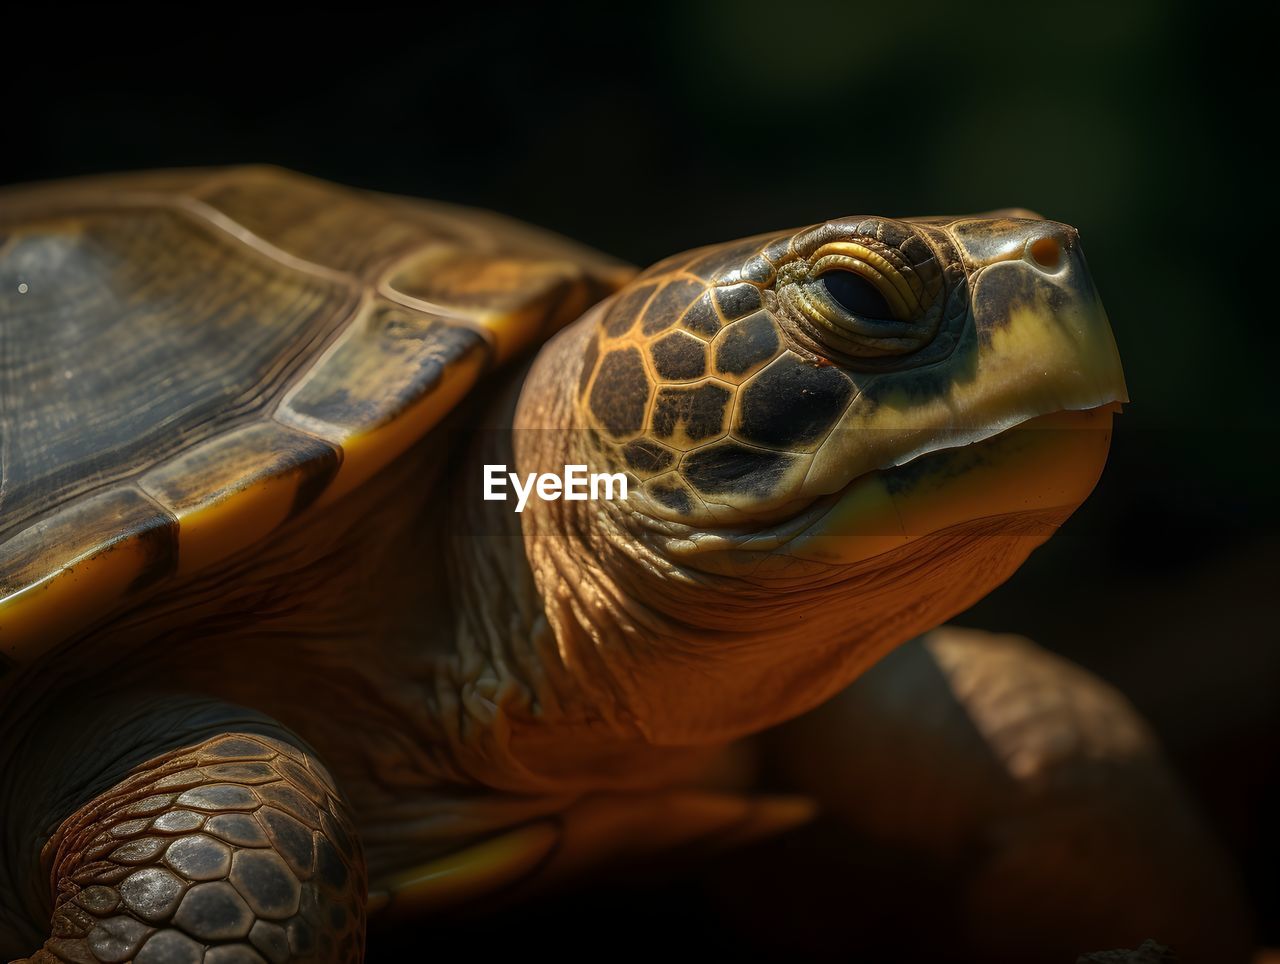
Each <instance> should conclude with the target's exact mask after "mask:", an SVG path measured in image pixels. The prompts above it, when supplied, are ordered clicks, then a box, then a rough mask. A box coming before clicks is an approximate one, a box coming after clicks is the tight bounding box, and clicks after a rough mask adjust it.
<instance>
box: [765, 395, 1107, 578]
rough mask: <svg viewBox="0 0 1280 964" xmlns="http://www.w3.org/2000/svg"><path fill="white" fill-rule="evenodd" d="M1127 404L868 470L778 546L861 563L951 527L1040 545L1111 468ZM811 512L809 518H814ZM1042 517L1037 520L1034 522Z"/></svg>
mask: <svg viewBox="0 0 1280 964" xmlns="http://www.w3.org/2000/svg"><path fill="white" fill-rule="evenodd" d="M1119 410H1120V403H1118V402H1111V403H1108V404H1106V405H1101V406H1099V407H1096V408H1091V409H1086V410H1083V411H1059V412H1054V413H1052V414H1049V415H1041V416H1037V417H1035V418H1031V419H1028V420H1027V421H1025V422H1021V423H1019V424H1017V425H1015V426H1013V427H1012V428H1009V429H1006V430H1005V431H1003V432H1001V433H999V434H997V435H993V436H991V437H990V438H987V439H984V440H982V441H979V442H974V443H971V444H968V445H964V446H960V447H957V448H949V449H941V450H938V451H935V452H931V453H929V454H928V455H924V456H921V457H919V458H916V459H913V460H911V461H909V462H906V463H903V464H902V465H897V466H893V467H891V468H887V469H878V470H876V471H873V472H868V473H865V474H863V475H861V476H858V477H857V478H855V479H853V480H852V481H850V482H849V483H848V484H847V485H846V486H845V487H844V488H843V489H841V490H840V491H838V492H836V493H833V494H832V495H831V496H828V497H826V498H825V499H823V500H821V501H820V502H819V503H817V504H815V505H814V506H813V509H814V510H816V514H815V515H811V516H809V518H810V520H811V521H809V522H808V524H806V525H804V526H803V528H802V529H800V530H799V531H796V530H792V531H793V532H794V535H791V536H789V537H784V539H782V540H781V541H780V543H779V545H778V546H777V547H776V549H775V550H774V551H775V552H776V553H778V554H780V555H784V556H787V557H790V558H793V559H805V560H810V561H813V562H821V563H826V564H830V565H853V564H856V563H860V562H863V561H865V560H867V559H870V558H872V557H874V556H877V555H879V554H881V553H883V552H887V551H890V550H893V549H896V548H898V547H900V546H903V545H906V544H908V543H911V542H914V541H916V540H919V539H922V538H925V537H927V536H931V535H934V534H936V533H938V532H941V531H943V530H946V529H950V528H953V527H956V526H962V525H965V524H968V523H975V522H982V523H983V531H984V533H985V535H986V536H989V537H1000V536H1009V537H1016V538H1018V539H1025V538H1027V537H1028V536H1029V535H1034V534H1035V533H1034V532H1030V531H1029V524H1030V529H1031V530H1035V529H1037V528H1038V529H1041V530H1043V531H1042V532H1040V533H1039V538H1038V541H1039V542H1042V541H1044V540H1045V539H1047V538H1048V537H1049V536H1050V535H1052V533H1053V531H1054V530H1055V529H1056V528H1057V526H1058V525H1060V524H1061V523H1062V522H1063V521H1065V520H1066V518H1067V517H1068V516H1070V515H1071V513H1072V512H1074V511H1075V510H1076V508H1077V507H1078V506H1079V505H1080V504H1081V503H1082V502H1084V500H1085V499H1086V498H1088V496H1089V494H1090V493H1091V492H1092V491H1093V488H1094V486H1095V485H1096V484H1097V482H1098V479H1099V477H1100V476H1101V474H1102V469H1103V467H1104V466H1105V465H1106V460H1107V453H1108V451H1109V449H1110V447H1111V434H1112V426H1111V420H1112V417H1113V415H1114V414H1115V413H1116V412H1118V411H1119ZM806 515H809V513H806ZM1035 520H1039V521H1038V522H1036V521H1035Z"/></svg>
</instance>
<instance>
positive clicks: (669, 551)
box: [464, 325, 1043, 768]
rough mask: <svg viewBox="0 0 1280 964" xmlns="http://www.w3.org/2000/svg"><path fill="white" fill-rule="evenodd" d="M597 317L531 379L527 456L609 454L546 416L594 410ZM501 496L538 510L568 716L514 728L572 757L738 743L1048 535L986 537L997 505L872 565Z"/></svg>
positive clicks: (872, 658)
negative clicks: (582, 381) (586, 362)
mask: <svg viewBox="0 0 1280 964" xmlns="http://www.w3.org/2000/svg"><path fill="white" fill-rule="evenodd" d="M585 331H586V328H585V326H583V325H580V326H578V329H577V330H573V329H571V330H569V331H567V332H565V333H564V334H563V335H561V336H560V338H559V339H557V341H555V342H554V343H552V344H551V345H550V346H548V347H547V348H546V349H544V351H543V353H542V355H541V356H539V359H538V360H537V362H536V363H535V365H534V367H533V369H532V371H531V373H530V375H529V377H528V379H527V381H526V383H525V386H524V390H523V393H522V396H521V402H520V405H519V407H518V409H517V411H516V413H515V416H514V429H515V430H514V432H513V433H512V434H513V445H514V456H515V462H516V466H517V468H518V470H519V471H520V472H521V473H522V474H523V473H526V472H530V471H536V470H546V469H548V468H550V467H556V468H559V467H561V466H563V465H564V464H566V463H569V464H572V463H581V464H586V465H588V467H589V470H594V469H593V467H592V466H591V461H592V459H591V456H590V454H589V452H588V445H587V432H586V431H585V430H579V429H577V428H575V429H573V430H569V431H564V430H547V429H545V428H544V427H545V426H578V425H580V422H579V420H578V417H577V415H576V411H577V409H576V405H575V399H574V397H573V394H574V393H573V388H574V386H576V385H577V383H578V365H579V364H580V363H579V361H578V359H580V358H581V357H582V354H583V353H582V351H581V350H580V346H579V345H578V340H579V339H580V338H581V336H582V334H583V333H584V332H585ZM488 504H489V505H497V506H499V507H502V509H501V510H500V511H505V513H506V516H507V518H508V522H507V524H508V525H511V526H515V525H519V526H521V528H522V532H523V537H524V555H525V557H526V558H527V560H528V566H529V569H530V571H531V574H532V580H533V583H534V585H535V586H536V590H537V592H536V597H535V598H533V599H531V600H530V601H529V605H530V606H537V605H538V604H539V600H540V601H541V605H542V606H543V615H541V616H539V617H538V618H537V619H536V620H535V623H536V625H537V627H538V628H537V631H536V633H535V640H536V642H535V644H534V649H535V650H536V652H537V654H538V658H537V659H535V660H534V661H533V662H534V663H535V665H538V666H540V667H541V671H542V672H543V673H545V674H546V675H545V681H546V684H547V685H546V690H545V691H546V692H548V693H550V694H551V696H550V699H548V700H547V701H546V705H544V706H542V707H541V708H540V709H541V712H540V715H539V720H540V722H541V723H543V724H551V725H541V726H537V727H534V726H529V727H527V728H520V729H521V731H520V732H519V734H518V738H513V746H517V747H518V752H519V753H520V754H521V755H522V757H523V758H524V759H525V760H526V761H527V762H528V765H530V766H533V767H535V768H542V767H545V766H547V765H548V761H549V760H553V759H560V760H562V761H563V762H564V764H565V765H566V766H568V765H570V762H569V760H568V759H565V753H566V747H573V746H586V745H590V744H591V743H592V742H593V740H596V739H601V740H604V741H605V742H606V743H608V744H609V745H611V746H613V747H614V748H615V749H616V750H617V751H618V752H619V753H621V754H622V759H626V758H627V756H628V755H629V754H630V753H633V752H635V751H636V749H637V748H641V747H646V748H657V747H667V748H676V747H682V748H692V747H699V746H704V747H705V746H710V745H714V744H718V743H724V742H726V741H730V740H733V739H736V738H738V737H741V736H744V735H746V734H750V733H753V732H756V731H759V730H762V729H765V728H767V727H769V726H771V725H773V724H775V723H778V722H780V721H782V720H786V719H789V718H791V717H794V716H796V715H799V714H801V713H803V712H805V711H806V710H808V709H810V708H812V707H814V706H816V705H818V704H819V703H821V702H823V701H824V700H826V699H827V698H828V697H830V696H832V695H833V694H834V693H836V692H837V691H839V690H840V689H842V688H843V687H845V686H846V685H848V684H849V683H850V682H851V681H852V680H853V679H854V678H855V677H857V676H858V675H859V674H860V673H862V672H863V671H865V670H866V669H868V668H869V667H870V666H871V665H873V664H874V663H875V662H876V661H877V660H879V659H880V658H881V657H882V656H884V655H885V654H886V653H887V652H888V651H889V650H890V649H892V648H893V647H894V646H896V645H897V644H899V643H901V642H903V641H905V640H906V639H909V638H911V637H912V636H914V635H916V634H918V633H920V632H923V631H925V630H927V629H930V628H932V627H933V626H935V625H937V624H938V623H940V622H942V621H943V620H945V619H946V618H947V617H949V616H950V615H953V614H954V613H955V612H958V611H960V610H961V609H963V608H965V607H966V606H968V605H969V604H971V603H972V602H974V601H976V600H977V599H978V598H980V597H981V596H982V595H984V594H985V593H986V592H987V591H989V590H990V588H991V587H992V585H994V584H995V583H994V582H993V573H997V574H998V573H1001V572H1003V576H999V578H1000V579H1002V578H1004V576H1007V575H1008V574H1010V573H1012V571H1013V570H1014V569H1016V568H1017V566H1018V565H1019V564H1020V563H1021V562H1022V561H1023V559H1024V558H1025V557H1026V554H1027V553H1028V552H1029V551H1030V548H1031V543H1029V542H1028V540H1027V539H1025V538H1016V537H1015V538H1010V537H1009V527H1008V525H1007V523H1006V524H1003V525H1002V526H1000V527H997V528H998V530H999V532H998V534H994V535H992V537H991V538H984V537H982V532H981V530H982V526H983V525H984V524H985V525H988V526H990V525H991V523H990V522H989V521H988V522H986V523H982V522H979V523H974V524H971V525H968V526H965V527H962V528H960V527H958V528H956V529H952V530H946V531H944V532H941V533H938V534H936V535H934V536H930V537H927V538H926V539H922V540H920V541H918V542H916V543H914V544H913V545H912V546H911V548H910V549H903V550H894V551H891V552H888V553H883V554H880V555H878V556H876V557H875V558H874V559H871V560H868V561H867V562H866V563H863V564H860V565H856V566H842V567H835V566H830V565H825V564H821V563H815V562H807V561H802V560H798V559H792V558H785V557H784V558H782V559H781V560H779V559H778V558H772V557H770V556H771V554H770V553H768V552H767V551H766V550H762V549H760V550H756V549H749V548H746V547H745V545H744V548H743V549H742V550H741V551H740V552H739V553H738V556H739V559H738V562H737V563H736V564H735V565H734V566H733V567H731V568H732V569H733V570H734V571H732V572H723V571H722V572H710V571H706V570H704V569H701V568H698V567H697V566H696V565H695V563H696V556H694V557H688V556H682V554H681V553H679V552H677V551H673V550H674V547H675V546H676V544H678V543H681V542H682V541H687V539H688V537H689V536H690V535H693V536H694V537H695V538H696V536H697V534H696V533H689V532H674V531H673V530H672V527H671V526H664V525H662V524H661V523H658V522H657V521H656V520H653V519H649V518H646V517H644V516H643V515H642V514H641V513H640V511H639V509H637V508H636V507H635V506H634V505H632V503H631V502H628V501H621V500H620V501H606V500H600V501H565V500H555V501H541V500H538V499H536V498H531V499H530V500H529V503H528V505H527V507H526V508H525V510H524V512H523V513H522V514H520V515H518V516H517V515H515V514H514V513H512V512H511V510H510V507H509V505H508V504H504V503H488ZM516 520H518V522H517V521H516ZM766 531H767V530H766ZM1042 538H1043V534H1042V533H1041V534H1040V535H1038V536H1036V537H1035V538H1034V542H1035V543H1038V542H1039V541H1041V540H1042ZM750 541H751V540H746V539H744V543H749V542H750ZM682 560H683V561H682ZM766 564H767V565H766ZM722 568H723V567H722ZM996 581H998V579H997V580H996ZM904 587H905V588H904ZM474 608H479V607H474ZM464 609H466V610H467V611H471V610H472V609H473V607H470V606H468V607H464ZM535 689H536V688H535ZM552 704H554V711H553V710H552V709H551V706H552ZM529 722H532V718H531V719H530V721H529ZM566 730H573V731H575V732H573V733H567V732H566ZM601 745H603V744H601Z"/></svg>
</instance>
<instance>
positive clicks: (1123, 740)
mask: <svg viewBox="0 0 1280 964" xmlns="http://www.w3.org/2000/svg"><path fill="white" fill-rule="evenodd" d="M763 747H764V750H765V753H766V756H767V759H768V761H769V765H770V767H771V768H772V770H773V772H774V775H775V777H778V778H781V779H782V780H783V781H784V782H785V783H786V784H787V785H788V787H789V788H792V789H802V790H804V791H807V792H809V793H811V794H812V795H813V796H815V797H816V798H817V799H818V801H819V803H820V804H822V806H823V808H824V810H825V811H826V813H827V814H828V819H827V820H826V827H825V831H824V833H825V836H824V837H823V838H822V841H821V842H819V841H814V845H815V846H819V845H820V852H821V853H822V855H823V860H824V861H825V862H827V863H828V865H829V862H830V860H831V859H833V858H834V855H835V854H839V853H843V854H846V855H847V858H846V859H847V860H848V866H847V867H846V868H845V869H846V871H847V873H846V874H845V875H844V876H845V879H846V880H847V881H850V882H851V883H850V886H849V889H848V892H847V893H846V894H845V899H847V900H848V901H849V902H850V907H858V906H859V905H860V903H861V902H863V901H865V902H867V903H868V904H874V903H875V902H877V901H879V902H880V903H881V904H882V905H884V906H883V907H881V908H880V909H879V910H877V909H875V908H872V909H871V913H870V916H871V917H872V918H874V917H875V916H876V915H877V914H879V913H883V914H884V915H885V916H886V917H887V918H889V919H907V918H905V917H903V916H902V913H901V910H900V909H899V908H898V907H896V906H889V905H890V904H891V903H892V902H893V901H894V900H897V901H900V902H904V903H906V904H909V905H914V911H913V913H912V914H910V915H909V919H914V920H928V921H931V922H932V925H931V927H930V928H927V929H926V930H925V931H922V932H919V933H917V934H915V935H913V937H911V938H908V937H906V936H898V937H895V938H894V940H895V942H896V943H901V942H902V941H904V940H908V939H916V938H918V937H919V935H920V934H924V933H927V934H945V935H946V937H945V939H944V940H943V942H942V943H943V945H944V949H945V950H946V951H947V952H950V953H953V954H954V953H955V952H956V951H957V950H959V951H960V953H961V956H964V955H973V956H974V959H981V960H1017V961H1019V962H1024V964H1025V962H1031V961H1041V960H1044V961H1058V960H1061V961H1068V960H1075V958H1076V955H1077V954H1080V953H1081V952H1085V951H1095V950H1101V949H1105V948H1111V947H1126V946H1129V947H1132V946H1134V945H1136V944H1139V943H1141V942H1142V941H1143V940H1144V939H1147V938H1154V939H1156V940H1158V941H1160V942H1161V943H1163V944H1168V945H1172V946H1173V947H1174V949H1175V950H1176V951H1177V953H1178V956H1179V960H1182V961H1186V962H1194V961H1205V962H1214V964H1226V962H1229V961H1244V960H1246V959H1247V958H1248V956H1249V941H1248V926H1247V915H1246V913H1245V912H1244V910H1243V907H1244V904H1243V900H1242V897H1241V892H1240V890H1239V888H1238V886H1237V883H1236V881H1235V879H1234V876H1233V874H1232V872H1231V870H1230V868H1229V866H1228V864H1227V861H1226V859H1225V857H1224V856H1223V855H1222V854H1221V853H1220V851H1219V849H1218V847H1217V845H1216V844H1215V843H1214V841H1213V840H1212V838H1211V836H1210V835H1209V834H1208V832H1207V831H1206V830H1205V829H1204V827H1203V825H1202V824H1201V822H1200V820H1199V818H1198V815H1197V814H1196V812H1195V808H1194V807H1193V806H1192V804H1191V803H1190V801H1189V800H1188V799H1187V797H1186V795H1185V794H1184V792H1183V791H1182V789H1181V787H1180V786H1179V785H1178V782H1177V780H1176V779H1175V778H1174V776H1173V774H1172V773H1171V772H1170V770H1169V768H1168V766H1167V765H1166V763H1165V761H1164V759H1163V754H1162V752H1161V750H1160V747H1159V746H1158V744H1157V741H1156V739H1155V736H1154V734H1152V733H1151V732H1150V730H1149V728H1148V727H1147V725H1146V724H1145V723H1144V722H1143V721H1142V719H1141V718H1140V717H1139V715H1138V713H1137V712H1136V710H1134V708H1133V707H1132V706H1131V705H1130V704H1129V703H1128V701H1127V700H1125V699H1124V697H1123V696H1121V695H1120V693H1118V692H1117V691H1115V690H1114V689H1113V688H1112V687H1110V686H1108V685H1107V684H1105V683H1103V682H1102V681H1101V680H1099V679H1097V678H1096V677H1094V676H1092V675H1091V674H1089V673H1087V672H1086V671H1084V670H1083V669H1081V668H1079V667H1077V666H1074V665H1072V664H1070V663H1068V662H1067V661H1066V660H1064V659H1061V658H1059V657H1057V656H1054V655H1053V654H1051V653H1048V652H1046V651H1045V650H1043V649H1041V648H1039V647H1037V646H1035V645H1034V644H1032V643H1031V642H1030V641H1028V640H1025V639H1022V638H1021V637H1017V636H1001V635H995V634H991V633H984V632H980V631H975V630H967V629H959V628H952V627H947V628H944V629H940V630H935V631H934V632H932V633H930V634H928V635H926V636H924V637H922V638H921V639H918V640H914V641H912V642H910V643H907V644H905V645H904V646H902V647H901V648H900V649H899V650H897V651H896V652H894V653H893V654H891V655H890V656H889V657H888V658H887V659H886V660H884V661H883V663H881V664H880V665H879V666H877V667H876V668H875V669H874V670H872V671H871V672H869V673H867V675H866V676H864V677H863V678H861V679H859V680H858V681H857V682H856V683H854V684H853V685H852V686H851V687H849V688H848V689H847V690H845V691H844V692H843V693H841V694H840V695H839V696H837V697H836V698H835V699H833V700H832V701H831V702H829V703H828V704H826V705H825V706H822V707H820V708H819V709H817V710H815V711H813V712H812V713H810V714H808V715H807V716H804V717H801V718H799V719H797V720H795V721H793V722H792V723H790V724H787V725H786V726H783V727H780V728H779V729H778V730H776V731H775V732H772V733H770V734H766V736H765V737H764V742H763ZM815 829H821V828H815ZM889 855H893V857H892V858H891V857H890V856H889ZM869 877H873V878H874V882H873V884H872V886H870V887H865V888H862V889H861V890H858V889H857V888H858V884H859V882H860V881H862V880H864V879H866V878H869ZM788 879H789V880H790V879H791V878H788ZM828 899H835V900H839V899H840V897H838V896H837V895H834V894H822V895H820V896H819V897H817V898H816V900H817V901H818V902H819V903H822V902H824V901H827V900H828ZM925 904H929V906H927V907H926V906H925ZM824 906H829V905H827V904H824ZM861 909H863V910H866V908H861ZM894 915H899V916H897V917H895V916H894ZM932 950H934V951H939V949H938V948H933V949H932ZM939 952H941V951H939ZM965 959H968V957H967V956H966V957H965Z"/></svg>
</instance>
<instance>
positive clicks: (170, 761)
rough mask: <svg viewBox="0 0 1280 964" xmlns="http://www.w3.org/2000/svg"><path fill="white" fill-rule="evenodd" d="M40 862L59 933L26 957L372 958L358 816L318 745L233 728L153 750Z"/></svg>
mask: <svg viewBox="0 0 1280 964" xmlns="http://www.w3.org/2000/svg"><path fill="white" fill-rule="evenodd" d="M281 732H282V733H283V732H284V731H283V730H281ZM43 863H44V865H45V866H46V867H47V868H48V869H49V870H50V872H51V877H52V883H53V887H54V894H53V897H54V901H55V905H54V910H53V918H52V921H51V925H50V933H51V936H50V937H49V939H48V940H47V941H45V944H44V947H43V948H42V949H41V950H39V951H37V952H36V953H35V954H34V955H32V956H31V958H29V964H55V962H57V964H61V962H77V964H79V962H104V964H105V962H110V961H133V962H134V964H187V962H193V964H195V962H202V964H241V962H244V964H249V962H254V964H258V962H263V961H267V962H271V964H283V962H286V961H290V962H292V961H317V962H325V964H330V962H332V964H356V962H359V961H360V960H361V959H362V957H363V952H364V928H365V899H366V881H365V871H364V861H363V856H362V854H361V852H360V847H359V843H358V840H357V837H356V834H355V831H354V829H353V827H352V824H351V819H350V816H349V815H348V812H347V808H346V805H345V804H344V803H343V802H342V799H341V796H340V794H339V792H338V790H337V788H336V787H335V786H334V784H333V781H332V780H331V779H330V777H329V775H328V773H327V772H326V771H325V768H324V767H323V766H322V765H321V764H320V763H319V761H318V760H316V758H315V756H314V755H313V754H312V753H310V752H309V751H306V750H304V749H301V748H300V747H299V746H297V745H294V744H293V743H291V742H287V741H286V740H284V739H280V738H277V737H273V736H265V735H261V734H257V733H249V732H243V733H242V732H225V733H221V734H219V735H217V736H214V737H212V738H209V739H205V740H203V741H202V742H199V743H196V744H193V745H189V746H185V747H182V748H180V749H176V750H172V751H170V752H168V753H164V754H162V755H160V756H157V757H155V758H153V759H151V760H148V761H147V762H146V763H144V764H142V765H141V766H138V767H136V768H134V770H133V771H132V772H131V773H130V774H129V775H128V776H126V777H125V778H124V779H123V780H121V781H120V782H118V783H116V784H115V786H113V787H111V788H110V789H109V790H107V791H106V792H105V793H102V794H100V795H98V796H97V797H95V798H94V799H92V800H91V801H90V802H88V803H86V804H85V805H84V806H82V807H81V808H80V809H79V810H77V811H76V812H75V813H74V814H72V815H71V816H70V817H68V818H67V819H65V820H64V821H63V822H62V824H61V826H60V827H59V829H58V831H57V833H56V834H55V836H54V837H53V838H52V839H51V840H50V841H49V843H48V844H47V845H46V846H45V848H44V852H43Z"/></svg>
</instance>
